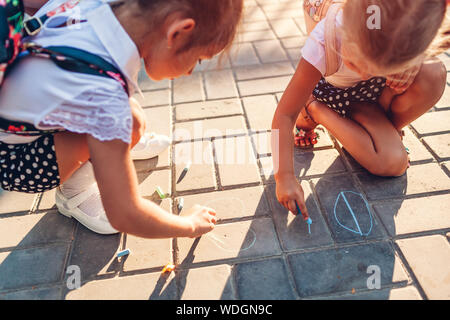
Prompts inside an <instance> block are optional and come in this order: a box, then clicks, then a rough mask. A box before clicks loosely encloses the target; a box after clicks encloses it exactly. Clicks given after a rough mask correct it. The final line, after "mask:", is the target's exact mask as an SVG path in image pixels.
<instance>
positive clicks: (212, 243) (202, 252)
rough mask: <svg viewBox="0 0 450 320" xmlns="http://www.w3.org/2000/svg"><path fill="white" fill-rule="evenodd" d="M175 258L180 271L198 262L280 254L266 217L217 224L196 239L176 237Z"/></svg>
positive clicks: (270, 221)
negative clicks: (176, 255) (176, 251)
mask: <svg viewBox="0 0 450 320" xmlns="http://www.w3.org/2000/svg"><path fill="white" fill-rule="evenodd" d="M177 243H178V258H179V263H180V265H181V266H182V268H183V269H185V268H188V267H189V266H190V265H192V264H195V263H200V262H207V261H217V260H230V261H235V260H238V259H240V258H256V257H264V256H273V255H276V254H280V253H281V249H280V245H279V243H278V239H277V237H276V234H275V229H274V226H273V223H272V219H270V218H259V219H254V220H250V221H241V222H233V223H226V224H219V225H217V226H216V227H215V228H214V230H213V231H211V232H210V233H208V234H207V235H204V236H202V237H201V238H198V239H196V240H194V239H185V238H178V239H177Z"/></svg>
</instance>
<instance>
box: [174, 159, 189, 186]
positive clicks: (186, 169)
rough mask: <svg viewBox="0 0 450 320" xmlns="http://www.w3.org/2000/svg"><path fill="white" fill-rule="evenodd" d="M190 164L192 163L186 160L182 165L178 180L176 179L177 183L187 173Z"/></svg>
mask: <svg viewBox="0 0 450 320" xmlns="http://www.w3.org/2000/svg"><path fill="white" fill-rule="evenodd" d="M191 164H192V162H191V161H188V162H187V163H186V165H185V166H184V169H183V171H182V172H181V174H180V177H179V178H178V180H177V184H178V183H180V182H181V180H183V179H184V177H185V176H186V174H187V173H188V171H189V169H190V168H191Z"/></svg>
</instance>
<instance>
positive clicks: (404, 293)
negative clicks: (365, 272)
mask: <svg viewBox="0 0 450 320" xmlns="http://www.w3.org/2000/svg"><path fill="white" fill-rule="evenodd" d="M324 299H325V300H422V297H421V296H420V293H419V291H417V289H416V288H415V287H413V286H408V287H404V288H395V289H390V288H389V289H373V290H370V291H363V292H359V291H356V290H355V293H354V294H346V295H342V296H329V297H326V298H324Z"/></svg>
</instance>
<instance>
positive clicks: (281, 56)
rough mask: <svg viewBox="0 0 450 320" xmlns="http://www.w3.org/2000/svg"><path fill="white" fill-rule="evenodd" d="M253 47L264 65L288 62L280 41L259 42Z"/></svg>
mask: <svg viewBox="0 0 450 320" xmlns="http://www.w3.org/2000/svg"><path fill="white" fill-rule="evenodd" d="M253 45H254V46H255V49H256V52H257V53H258V56H259V58H260V59H261V61H262V63H270V62H279V61H286V60H288V58H287V55H286V52H285V51H284V50H283V48H282V46H281V43H280V41H279V40H266V41H258V42H254V43H253Z"/></svg>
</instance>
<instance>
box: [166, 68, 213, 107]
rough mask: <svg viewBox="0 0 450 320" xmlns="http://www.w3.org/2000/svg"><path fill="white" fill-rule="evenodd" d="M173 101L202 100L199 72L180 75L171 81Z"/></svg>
mask: <svg viewBox="0 0 450 320" xmlns="http://www.w3.org/2000/svg"><path fill="white" fill-rule="evenodd" d="M172 90H173V103H175V104H178V103H185V102H193V101H202V100H204V96H205V94H204V92H203V83H202V75H201V73H193V74H192V75H190V76H189V77H181V78H178V79H175V80H174V81H173V89H172Z"/></svg>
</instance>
